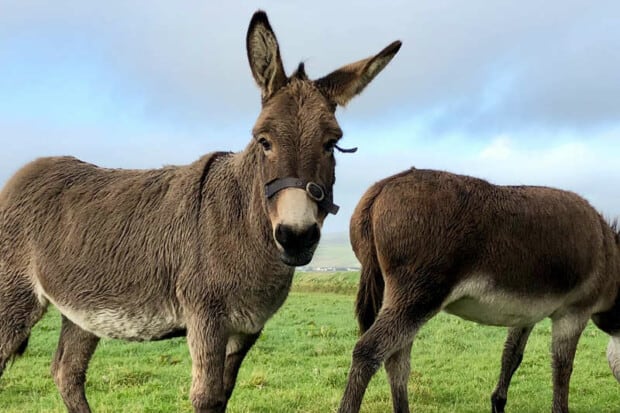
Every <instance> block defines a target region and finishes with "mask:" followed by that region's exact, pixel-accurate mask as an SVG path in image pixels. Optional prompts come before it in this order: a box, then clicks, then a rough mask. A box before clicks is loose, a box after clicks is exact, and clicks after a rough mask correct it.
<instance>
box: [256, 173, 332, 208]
mask: <svg viewBox="0 0 620 413" xmlns="http://www.w3.org/2000/svg"><path fill="white" fill-rule="evenodd" d="M285 188H299V189H303V190H304V191H306V194H308V196H309V197H310V198H311V199H312V200H313V201H314V202H316V203H317V204H318V205H319V207H320V208H322V209H323V210H325V211H327V212H328V213H330V214H334V215H336V214H337V213H338V209H340V207H339V206H338V205H336V204H334V203H333V202H332V199H331V198H332V197H331V194H329V193H326V191H325V189H324V188H323V187H322V186H321V185H319V184H317V183H316V182H312V181H304V180H303V179H300V178H293V177H286V178H276V179H274V180H272V181H269V182H268V183H267V184H266V185H265V196H266V197H267V199H269V198H271V197H272V196H274V195H275V194H276V193H278V192H279V191H281V190H283V189H285Z"/></svg>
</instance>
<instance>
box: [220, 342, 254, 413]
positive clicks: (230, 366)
mask: <svg viewBox="0 0 620 413" xmlns="http://www.w3.org/2000/svg"><path fill="white" fill-rule="evenodd" d="M261 331H262V330H261ZM260 333H261V332H260V331H259V332H258V333H256V334H248V335H246V334H243V335H233V336H231V337H230V338H229V339H228V344H227V346H226V365H225V368H224V393H225V394H226V403H228V400H229V399H230V396H231V395H232V392H233V389H234V388H235V382H236V381H237V374H238V373H239V368H240V367H241V362H242V361H243V359H244V358H245V356H246V355H247V354H248V351H250V349H251V348H252V346H253V345H254V343H256V340H258V337H259V336H260Z"/></svg>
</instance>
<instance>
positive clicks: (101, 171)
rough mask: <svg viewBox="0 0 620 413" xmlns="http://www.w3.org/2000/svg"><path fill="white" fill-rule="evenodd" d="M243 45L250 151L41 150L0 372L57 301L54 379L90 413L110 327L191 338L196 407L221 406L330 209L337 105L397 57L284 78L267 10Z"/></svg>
mask: <svg viewBox="0 0 620 413" xmlns="http://www.w3.org/2000/svg"><path fill="white" fill-rule="evenodd" d="M246 40H247V54H248V59H249V63H250V67H251V70H252V74H253V76H254V79H255V80H256V82H257V83H258V85H259V86H260V88H261V91H262V111H261V113H260V115H259V117H258V120H257V122H256V125H255V126H254V129H253V135H254V139H252V140H251V142H250V143H249V144H248V146H247V147H246V149H245V150H244V151H243V152H240V153H212V154H208V155H205V156H203V157H202V158H200V159H199V160H197V161H196V162H194V163H192V164H190V165H187V166H169V167H165V168H162V169H155V170H119V169H105V168H99V167H97V166H94V165H91V164H88V163H85V162H81V161H79V160H77V159H75V158H71V157H56V158H42V159H38V160H36V161H34V162H32V163H30V164H28V165H26V166H25V167H23V168H22V169H21V170H19V171H18V172H17V173H16V174H15V176H13V177H12V178H11V180H10V181H9V182H8V183H7V185H6V186H5V188H4V189H3V191H2V192H1V193H0V317H1V324H0V374H1V373H2V372H3V370H4V368H5V366H6V364H7V361H8V360H9V359H11V358H12V357H15V356H16V355H20V354H22V353H23V352H24V351H25V349H26V346H27V342H28V337H29V334H30V331H31V328H32V326H33V325H34V324H35V323H36V322H37V321H38V320H39V319H40V318H41V317H42V316H43V314H44V312H45V309H46V307H47V306H48V304H49V303H52V304H53V305H54V306H55V307H57V308H58V309H59V310H60V312H61V313H62V329H61V333H60V340H59V343H58V349H57V351H56V355H55V357H54V360H53V364H52V375H53V377H54V381H55V382H56V385H57V387H58V390H59V392H60V394H61V396H62V399H63V401H64V403H65V404H66V406H67V409H68V410H69V411H70V412H88V411H90V409H89V405H88V402H87V400H86V396H85V392H84V382H85V375H86V369H87V366H88V362H89V360H90V358H91V356H92V354H93V352H94V351H95V348H96V346H97V343H98V341H99V338H100V337H111V338H119V339H124V340H136V341H143V340H144V341H146V340H159V339H165V338H170V337H175V336H181V335H186V336H187V342H188V345H189V349H190V354H191V358H192V387H191V394H190V397H191V401H192V404H193V406H194V409H195V411H197V412H223V411H225V409H226V405H227V402H228V399H229V397H230V395H231V393H232V391H233V388H234V385H235V380H236V377H237V372H238V370H239V367H240V365H241V362H242V360H243V358H244V357H245V355H246V353H247V352H248V350H249V349H250V347H251V346H252V345H253V344H254V343H255V341H256V339H257V338H258V336H259V334H260V332H261V330H262V328H263V326H264V325H265V322H266V321H267V320H268V319H269V318H270V317H271V316H272V315H273V314H274V313H275V312H276V310H277V309H278V308H279V307H280V306H281V305H282V303H283V302H284V300H285V299H286V296H287V294H288V292H289V288H290V286H291V280H292V277H293V272H294V266H297V265H304V264H307V263H308V262H309V261H310V259H311V258H312V255H313V253H314V250H315V248H316V245H317V243H318V241H319V238H320V228H321V226H322V224H323V221H324V219H325V217H326V215H327V214H328V213H330V212H331V213H335V212H336V211H337V208H338V207H337V206H336V205H334V204H333V202H332V187H333V184H334V180H335V171H334V170H335V160H334V154H333V152H334V149H339V147H338V146H337V141H338V139H339V138H340V137H341V136H342V131H341V130H340V127H339V126H338V123H337V122H336V118H335V117H334V112H335V109H336V106H337V105H344V104H346V103H347V102H348V101H349V100H350V99H351V98H352V97H353V96H355V95H357V94H358V93H360V92H361V91H362V90H363V89H364V87H365V86H366V85H367V84H368V83H369V82H370V81H371V80H372V79H373V78H374V77H375V76H376V75H377V74H378V73H379V72H380V71H381V70H382V69H383V68H384V67H385V66H386V65H387V64H388V62H389V61H390V60H391V59H392V57H393V56H394V55H395V54H396V53H397V51H398V50H399V48H400V42H394V43H392V44H391V45H389V46H388V47H387V48H385V49H384V50H382V51H381V52H380V53H378V54H377V55H375V56H373V57H370V58H368V59H365V60H361V61H359V62H356V63H353V64H350V65H348V66H344V67H343V68H341V69H339V70H336V71H334V72H333V73H331V74H329V75H327V76H325V77H323V78H321V79H318V80H315V81H312V80H309V78H308V77H307V75H306V73H305V72H304V67H303V65H301V64H300V65H299V68H298V69H297V71H296V72H295V73H294V74H293V75H292V76H291V77H287V76H286V74H285V72H284V68H283V65H282V61H281V58H280V51H279V47H278V43H277V40H276V37H275V34H274V33H273V30H272V29H271V27H270V25H269V22H268V20H267V16H266V14H265V13H264V12H262V11H258V12H256V13H255V14H254V16H253V18H252V20H251V22H250V26H249V29H248V33H247V39H246Z"/></svg>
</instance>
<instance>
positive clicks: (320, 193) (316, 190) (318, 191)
mask: <svg viewBox="0 0 620 413" xmlns="http://www.w3.org/2000/svg"><path fill="white" fill-rule="evenodd" d="M306 193H307V194H308V196H309V197H310V198H312V199H314V200H315V201H316V202H321V201H322V200H323V199H325V191H324V190H323V188H322V187H321V185H319V184H316V183H314V182H308V183H307V184H306Z"/></svg>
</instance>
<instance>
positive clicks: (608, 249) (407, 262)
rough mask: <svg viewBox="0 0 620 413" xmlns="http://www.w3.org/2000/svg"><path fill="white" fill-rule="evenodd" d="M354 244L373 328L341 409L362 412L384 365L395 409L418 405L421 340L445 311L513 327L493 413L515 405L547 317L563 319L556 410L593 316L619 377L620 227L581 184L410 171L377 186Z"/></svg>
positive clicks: (556, 347) (355, 222) (362, 312)
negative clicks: (414, 373)
mask: <svg viewBox="0 0 620 413" xmlns="http://www.w3.org/2000/svg"><path fill="white" fill-rule="evenodd" d="M351 243H352V245H353V249H354V251H355V254H356V255H357V257H358V259H359V260H360V262H361V263H362V274H361V281H360V287H359V292H358V296H357V304H356V306H357V308H356V310H357V317H358V321H359V324H360V328H361V330H362V332H363V335H362V336H361V338H360V340H359V341H358V342H357V344H356V346H355V349H354V350H353V363H352V366H351V370H350V372H349V379H348V384H347V387H346V391H345V394H344V397H343V399H342V403H341V405H340V412H341V413H345V412H357V411H359V408H360V405H361V402H362V398H363V396H364V392H365V390H366V387H367V385H368V383H369V381H370V378H371V377H372V375H373V374H374V373H375V372H376V371H377V370H378V369H379V367H380V365H381V363H383V362H385V369H386V371H387V374H388V378H389V382H390V387H391V392H392V402H393V407H394V411H395V412H408V411H409V406H408V400H407V380H408V377H409V370H410V367H409V359H410V353H411V351H410V350H411V345H412V343H413V339H414V337H415V335H416V332H417V331H418V330H419V329H420V327H422V325H423V324H424V323H425V322H426V321H428V320H429V319H430V318H431V317H433V316H434V315H436V314H437V313H439V312H440V311H441V310H444V311H446V312H448V313H451V314H455V315H458V316H460V317H462V318H464V319H467V320H472V321H475V322H478V323H481V324H488V325H496V326H507V327H509V329H508V338H507V339H506V344H505V349H504V353H503V355H502V363H501V364H502V367H501V372H500V377H499V382H498V384H497V387H496V388H495V391H494V392H493V395H492V397H491V404H492V411H493V412H494V413H500V412H503V411H504V406H505V404H506V394H507V391H508V385H509V383H510V379H511V377H512V375H513V374H514V372H515V370H516V369H517V368H518V366H519V364H520V362H521V358H522V356H523V350H524V348H525V344H526V342H527V338H528V335H529V334H530V332H531V330H532V327H533V326H534V324H536V323H537V322H539V321H540V320H542V319H544V318H545V317H549V318H551V320H552V323H553V324H552V325H553V329H552V345H551V347H552V358H553V363H552V365H553V390H554V391H553V407H552V411H553V412H554V413H560V412H567V411H568V384H569V379H570V375H571V372H572V366H573V358H574V356H575V348H576V346H577V341H578V340H579V336H580V335H581V332H582V331H583V329H584V327H585V326H586V323H587V322H588V319H590V318H592V320H593V321H594V323H595V324H596V325H597V326H598V327H599V328H600V329H601V330H603V331H604V332H606V333H607V334H609V335H611V336H612V339H611V341H610V344H609V347H608V353H607V354H608V360H609V363H610V366H611V369H612V371H613V374H614V375H615V377H616V379H618V381H620V294H619V288H620V231H619V229H618V227H617V225H613V226H611V227H610V225H608V224H607V223H606V222H605V220H604V219H603V218H602V217H601V216H600V215H599V214H598V213H597V212H596V211H595V210H594V209H593V208H592V207H591V206H590V205H589V204H588V202H587V201H585V200H584V199H583V198H581V197H579V196H577V195H575V194H574V193H571V192H566V191H560V190H557V189H551V188H544V187H528V186H496V185H492V184H490V183H488V182H486V181H483V180H480V179H475V178H471V177H467V176H460V175H454V174H451V173H447V172H439V171H429V170H416V169H411V170H408V171H405V172H402V173H400V174H398V175H394V176H392V177H389V178H387V179H384V180H382V181H380V182H378V183H376V184H375V185H374V186H372V187H371V188H370V189H369V190H368V191H367V192H366V194H365V195H364V196H363V198H362V200H361V201H360V203H359V204H358V205H357V208H356V210H355V212H354V213H353V217H352V218H351Z"/></svg>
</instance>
